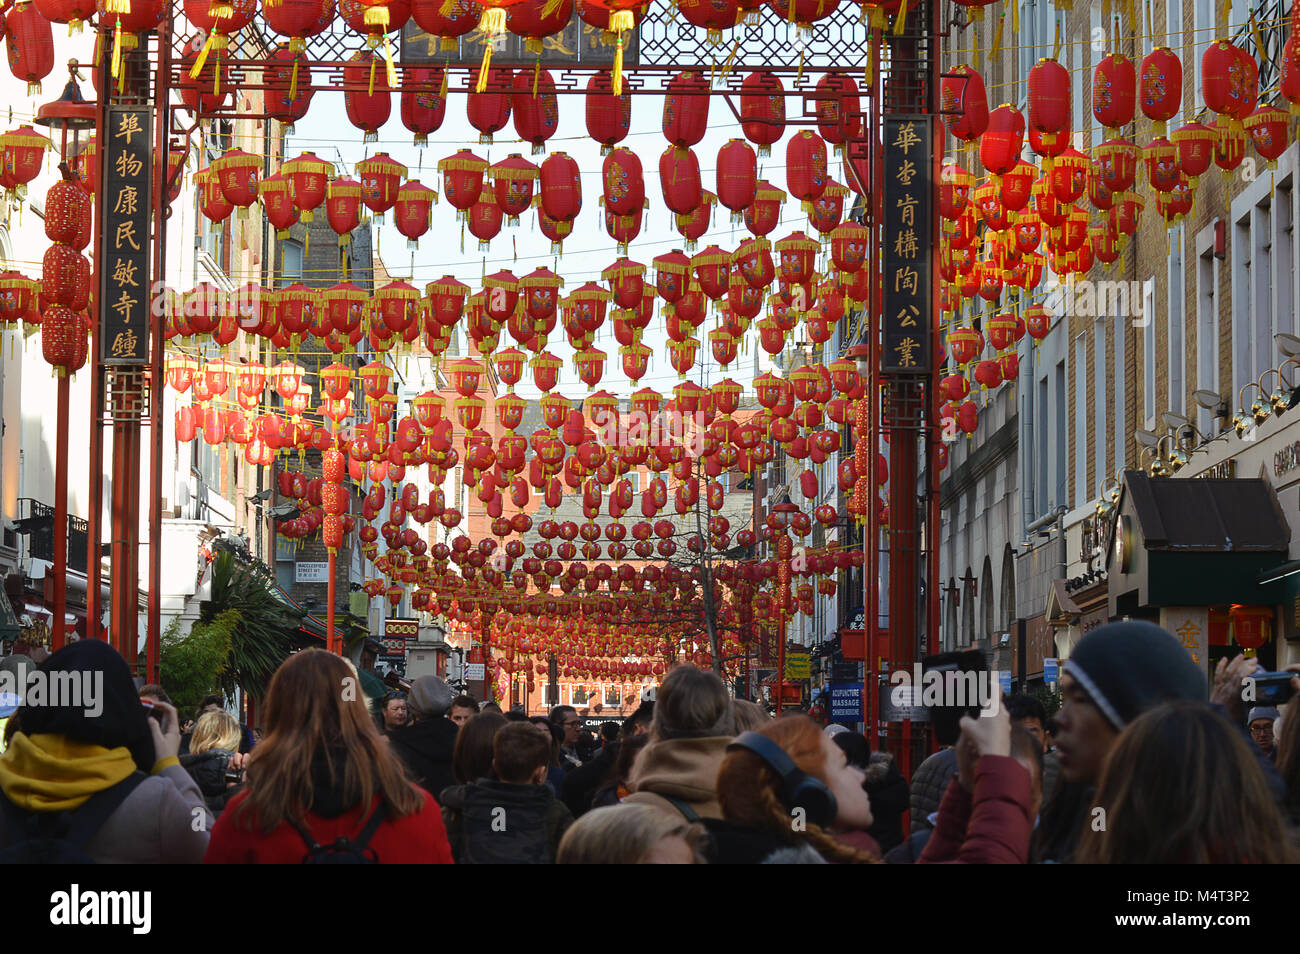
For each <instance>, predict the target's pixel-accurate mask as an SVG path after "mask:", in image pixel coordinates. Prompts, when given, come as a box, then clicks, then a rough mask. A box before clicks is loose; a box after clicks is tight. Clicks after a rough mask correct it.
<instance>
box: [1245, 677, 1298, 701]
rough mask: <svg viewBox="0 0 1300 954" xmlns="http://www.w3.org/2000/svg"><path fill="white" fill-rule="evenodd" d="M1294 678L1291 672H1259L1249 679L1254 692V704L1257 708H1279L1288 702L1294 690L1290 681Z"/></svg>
mask: <svg viewBox="0 0 1300 954" xmlns="http://www.w3.org/2000/svg"><path fill="white" fill-rule="evenodd" d="M1295 677H1296V674H1295V673H1293V672H1261V673H1256V674H1255V675H1253V676H1251V677H1249V678H1250V682H1251V685H1252V686H1253V687H1254V690H1255V700H1254V704H1255V705H1259V706H1280V705H1285V704H1286V703H1287V702H1289V701H1290V699H1291V696H1292V695H1294V694H1295V690H1294V689H1292V688H1291V680H1292V679H1294V678H1295Z"/></svg>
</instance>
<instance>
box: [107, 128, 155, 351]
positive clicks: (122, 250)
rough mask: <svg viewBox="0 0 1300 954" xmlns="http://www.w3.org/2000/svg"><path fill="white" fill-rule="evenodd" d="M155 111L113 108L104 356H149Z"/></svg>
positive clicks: (110, 139) (109, 151) (108, 166)
mask: <svg viewBox="0 0 1300 954" xmlns="http://www.w3.org/2000/svg"><path fill="white" fill-rule="evenodd" d="M151 135H152V125H151V122H150V111H149V110H148V109H141V108H138V107H123V106H113V107H110V108H109V111H108V142H107V143H106V144H104V145H101V147H100V149H101V155H102V156H103V162H104V173H103V181H104V187H105V188H104V192H103V195H102V196H101V197H100V201H102V202H103V203H104V210H103V222H104V234H103V236H102V238H101V241H102V242H103V249H102V254H101V255H100V259H99V261H100V279H99V321H100V326H99V327H100V335H99V360H100V361H101V362H103V363H104V364H114V365H131V364H147V363H148V361H149V315H150V309H151V302H150V299H149V285H150V280H149V275H150V272H149V212H150V207H151V205H150V199H151V195H150V188H149V183H150V180H151V177H152V166H151V163H150V136H151Z"/></svg>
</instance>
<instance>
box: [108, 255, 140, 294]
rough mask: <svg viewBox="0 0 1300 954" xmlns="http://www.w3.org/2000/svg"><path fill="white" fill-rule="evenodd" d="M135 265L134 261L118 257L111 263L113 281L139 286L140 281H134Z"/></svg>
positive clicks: (119, 283)
mask: <svg viewBox="0 0 1300 954" xmlns="http://www.w3.org/2000/svg"><path fill="white" fill-rule="evenodd" d="M136 270H137V266H136V263H135V262H132V261H129V260H127V259H125V258H119V259H118V260H117V261H116V263H115V264H114V265H113V282H114V284H117V285H122V286H125V285H131V286H132V287H135V288H139V287H140V283H139V282H138V281H136Z"/></svg>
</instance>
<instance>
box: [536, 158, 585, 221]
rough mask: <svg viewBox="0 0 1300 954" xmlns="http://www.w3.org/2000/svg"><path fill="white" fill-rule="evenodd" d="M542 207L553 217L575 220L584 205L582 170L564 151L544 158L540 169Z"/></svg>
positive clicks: (539, 181)
mask: <svg viewBox="0 0 1300 954" xmlns="http://www.w3.org/2000/svg"><path fill="white" fill-rule="evenodd" d="M538 192H539V193H540V195H541V205H540V208H541V209H542V210H544V211H545V213H546V214H547V215H548V216H550V217H551V218H553V219H562V220H564V221H567V222H572V221H573V220H574V219H575V218H577V217H578V212H579V211H581V209H582V174H581V170H580V169H579V167H578V163H577V162H576V161H575V160H573V159H572V158H570V157H569V156H568V155H567V154H565V153H563V152H556V153H552V154H551V155H549V156H547V157H546V159H545V160H543V162H542V165H541V169H540V171H539V173H538Z"/></svg>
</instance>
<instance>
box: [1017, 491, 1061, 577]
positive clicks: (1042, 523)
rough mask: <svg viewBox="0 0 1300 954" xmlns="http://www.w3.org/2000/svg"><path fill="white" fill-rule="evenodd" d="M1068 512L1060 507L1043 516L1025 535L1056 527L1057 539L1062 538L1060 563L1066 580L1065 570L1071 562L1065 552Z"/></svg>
mask: <svg viewBox="0 0 1300 954" xmlns="http://www.w3.org/2000/svg"><path fill="white" fill-rule="evenodd" d="M1067 512H1068V508H1066V507H1065V506H1064V505H1062V506H1059V507H1057V508H1056V509H1055V510H1053V511H1052V512H1051V513H1046V514H1044V515H1043V516H1041V517H1039V518H1038V519H1037V520H1035V521H1034V522H1033V523H1031V524H1030V525H1029V526H1027V527H1025V533H1026V534H1031V533H1035V532H1037V531H1039V530H1041V529H1043V528H1044V527H1046V526H1049V525H1051V524H1055V525H1056V535H1057V537H1059V538H1060V541H1061V563H1060V578H1061V579H1065V569H1066V567H1067V566H1068V565H1069V562H1070V561H1069V558H1068V557H1067V556H1066V550H1065V515H1066V513H1067Z"/></svg>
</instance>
